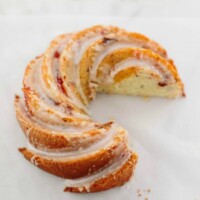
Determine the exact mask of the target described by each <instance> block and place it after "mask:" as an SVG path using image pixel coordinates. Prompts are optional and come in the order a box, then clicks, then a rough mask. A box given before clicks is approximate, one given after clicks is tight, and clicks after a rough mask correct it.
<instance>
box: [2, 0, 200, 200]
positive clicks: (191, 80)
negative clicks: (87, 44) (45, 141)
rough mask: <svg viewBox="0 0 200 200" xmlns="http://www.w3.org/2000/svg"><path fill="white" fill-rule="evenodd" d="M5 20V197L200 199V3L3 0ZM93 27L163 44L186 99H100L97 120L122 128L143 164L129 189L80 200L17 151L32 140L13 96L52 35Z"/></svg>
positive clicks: (23, 199)
mask: <svg viewBox="0 0 200 200" xmlns="http://www.w3.org/2000/svg"><path fill="white" fill-rule="evenodd" d="M0 14H1V15H4V16H1V17H0V25H1V29H0V45H1V46H0V58H1V64H0V75H1V79H0V101H1V112H0V158H1V159H0V177H1V178H0V199H6V200H16V199H17V200H26V199H29V200H35V199H38V200H40V199H41V200H43V199H48V200H57V199H59V200H62V199H63V200H64V199H67V200H80V199H81V200H82V199H85V200H86V199H91V200H92V199H99V200H101V199H102V200H103V199H115V200H121V199H126V200H133V199H135V200H144V199H145V198H148V199H149V200H160V199H162V200H179V199H180V200H200V170H199V169H200V123H199V118H200V103H199V102H200V89H199V85H200V78H199V74H200V67H199V63H200V45H199V44H200V20H199V19H194V18H192V17H199V15H200V12H199V1H188V0H187V1H185V0H184V1H155V0H154V1H148V3H145V1H141V0H138V1H130V0H125V1H114V0H107V1H106V5H105V3H104V4H103V3H102V1H101V3H100V1H88V0H86V1H78V0H74V1H72V0H70V1H62V0H60V1H53V0H49V1H48V2H47V1H39V0H36V1H22V0H18V1H2V0H0ZM55 14H57V15H55ZM5 15H6V16H5ZM11 15H12V16H11ZM47 15H48V16H47ZM58 15H59V16H58ZM98 15H102V16H104V17H97V16H98ZM110 15H113V16H115V17H114V18H113V17H109V16H110ZM91 16H93V17H91ZM137 17H138V18H140V17H148V18H144V19H136V18H137ZM155 17H156V18H155ZM174 17H182V18H181V19H177V18H176V19H175V18H174ZM183 17H184V18H183ZM186 17H187V18H186ZM149 18H151V19H149ZM188 18H190V19H188ZM95 24H112V25H118V26H120V27H123V28H126V29H128V30H130V31H137V32H141V33H144V34H146V35H148V36H149V37H151V38H152V39H155V40H156V41H158V42H159V43H161V44H162V45H163V46H164V47H166V49H167V50H168V52H169V55H170V57H172V58H173V59H174V60H175V63H176V65H177V66H178V70H179V73H180V76H181V78H182V79H183V82H184V83H185V86H186V94H187V97H186V98H184V99H177V100H166V99H155V98H152V99H151V100H149V101H146V100H143V99H142V98H137V97H127V96H126V97H125V96H116V95H112V96H108V95H98V96H97V99H96V101H95V102H93V103H92V104H91V106H90V107H91V110H92V114H93V117H94V118H95V119H98V120H101V121H106V120H108V119H115V120H116V121H117V122H119V123H120V124H122V125H123V126H124V127H125V128H126V129H127V130H128V131H129V134H130V144H131V146H132V148H133V149H134V150H135V151H136V152H137V153H138V154H139V163H138V165H137V169H136V174H135V176H134V178H133V179H132V180H131V181H130V182H129V183H128V184H127V185H126V186H123V187H121V188H117V189H114V190H110V191H107V192H103V193H98V194H86V195H77V194H70V193H64V192H62V189H63V187H64V185H63V179H61V178H58V177H55V176H52V175H49V174H47V173H45V172H43V171H41V170H39V169H37V168H36V167H35V166H32V165H31V164H30V163H28V162H27V161H26V160H25V159H24V158H23V157H22V156H21V155H20V154H19V153H18V151H17V148H18V147H21V146H23V145H25V141H26V140H25V138H24V136H23V134H22V131H21V130H20V128H19V126H18V124H17V122H16V119H15V112H14V108H13V98H14V94H15V93H21V91H20V88H21V80H22V77H23V72H24V69H25V66H26V64H27V63H28V62H29V60H30V59H32V58H33V57H35V56H36V55H38V54H40V53H42V52H43V51H44V50H45V48H46V47H47V45H48V43H49V42H50V40H51V39H52V38H53V37H54V36H56V35H57V34H60V33H63V32H68V31H70V32H71V31H77V30H80V29H82V28H85V27H88V26H91V25H95ZM148 189H150V190H151V192H150V193H147V192H146V190H148ZM138 190H141V192H140V193H141V195H142V196H140V197H139V196H138Z"/></svg>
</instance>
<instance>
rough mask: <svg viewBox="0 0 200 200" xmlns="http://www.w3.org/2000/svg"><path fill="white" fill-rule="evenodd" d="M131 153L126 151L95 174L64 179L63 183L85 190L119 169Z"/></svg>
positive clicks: (66, 185)
mask: <svg viewBox="0 0 200 200" xmlns="http://www.w3.org/2000/svg"><path fill="white" fill-rule="evenodd" d="M130 156H131V153H130V152H126V154H125V155H124V157H122V158H119V159H118V160H116V161H115V162H113V163H112V164H111V165H109V166H107V167H105V168H104V169H102V170H100V171H98V172H96V173H95V174H92V175H89V176H86V177H82V178H78V179H66V180H65V182H64V184H65V187H78V188H83V187H85V188H86V190H87V191H89V188H90V186H91V185H92V184H93V183H94V182H95V181H98V180H99V179H102V178H106V177H107V176H109V175H110V174H113V173H115V172H116V171H117V170H119V169H120V168H121V167H122V166H123V165H124V164H125V163H126V162H127V161H128V159H129V158H130Z"/></svg>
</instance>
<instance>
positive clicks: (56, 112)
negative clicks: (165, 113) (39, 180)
mask: <svg viewBox="0 0 200 200" xmlns="http://www.w3.org/2000/svg"><path fill="white" fill-rule="evenodd" d="M22 90H23V93H24V97H19V96H18V95H16V97H15V110H16V116H17V119H18V122H19V124H20V126H21V128H22V130H23V132H24V133H25V136H26V137H27V140H28V145H27V146H26V147H25V148H20V149H19V151H20V152H21V153H22V154H23V155H24V157H25V158H26V159H27V160H29V161H30V162H31V163H33V164H34V165H36V166H37V167H39V168H41V169H43V170H45V171H47V172H49V173H51V174H54V175H56V176H60V177H63V178H65V179H66V181H65V191H70V192H78V193H81V192H98V191H103V190H107V189H110V188H113V187H116V186H120V185H123V184H124V183H125V182H127V181H128V180H129V179H130V177H131V176H132V174H133V171H134V169H135V166H136V163H137V154H136V153H134V152H133V151H132V150H130V149H129V146H128V137H127V131H126V130H125V129H124V128H122V127H121V126H120V125H119V124H117V123H116V122H114V121H109V122H106V123H100V122H96V121H94V120H92V119H91V118H90V116H89V112H88V110H87V105H88V103H89V102H90V101H91V100H93V99H94V98H95V94H96V92H106V93H118V94H128V95H140V96H145V97H146V96H159V97H167V98H175V97H180V96H184V88H183V84H182V82H181V80H180V78H179V75H178V72H177V70H176V67H175V65H174V63H173V61H172V60H171V59H169V58H168V57H167V53H166V50H165V49H164V48H162V47H161V46H160V45H159V44H158V43H156V42H154V41H152V40H150V39H149V38H147V37H145V36H144V35H141V34H139V33H131V32H127V31H125V30H123V29H120V28H117V27H113V26H94V27H92V28H88V29H85V30H83V31H80V32H76V33H70V34H63V35H59V36H58V37H56V38H55V39H54V40H53V41H52V42H51V43H50V45H49V47H48V48H47V50H46V52H45V53H44V54H42V55H40V56H38V57H36V58H35V59H33V60H32V61H31V62H30V63H29V64H28V66H27V68H26V70H25V74H24V80H23V89H22Z"/></svg>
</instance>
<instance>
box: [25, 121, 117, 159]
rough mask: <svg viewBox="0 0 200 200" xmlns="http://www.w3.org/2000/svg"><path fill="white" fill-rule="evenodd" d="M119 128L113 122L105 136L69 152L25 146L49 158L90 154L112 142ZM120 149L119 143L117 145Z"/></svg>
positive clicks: (68, 157)
mask: <svg viewBox="0 0 200 200" xmlns="http://www.w3.org/2000/svg"><path fill="white" fill-rule="evenodd" d="M119 130H120V128H117V124H115V123H114V124H113V125H112V127H111V129H110V130H109V131H108V132H107V133H106V134H105V137H103V138H102V139H101V140H99V141H97V142H96V143H94V144H92V145H91V146H89V147H87V148H85V149H79V150H77V151H71V152H59V151H58V150H57V151H56V152H50V151H48V149H46V150H39V149H36V148H35V147H34V146H33V145H31V144H30V143H28V144H27V148H28V149H29V150H30V151H32V152H34V153H35V154H37V155H40V156H43V157H49V158H55V159H57V158H61V159H63V158H65V159H66V158H67V159H74V158H77V157H83V156H87V155H88V154H91V153H92V152H95V151H98V150H99V149H102V148H106V147H108V146H109V145H110V144H112V142H113V136H114V135H115V134H116V133H118V131H119ZM118 148H119V149H120V148H121V147H120V144H119V146H118Z"/></svg>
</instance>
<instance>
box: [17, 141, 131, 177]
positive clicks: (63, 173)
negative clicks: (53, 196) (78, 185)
mask: <svg viewBox="0 0 200 200" xmlns="http://www.w3.org/2000/svg"><path fill="white" fill-rule="evenodd" d="M126 148H127V147H126V145H124V146H123V148H121V147H120V151H119V144H118V143H116V142H115V143H114V144H112V145H110V146H109V147H108V148H106V149H101V150H99V151H98V152H96V153H93V154H89V155H87V156H84V157H80V158H74V159H70V160H69V159H64V158H63V159H53V158H51V157H50V158H46V157H42V156H39V155H37V154H35V153H33V152H31V151H30V150H28V149H27V148H20V149H19V151H20V152H21V153H22V154H23V155H24V157H25V158H26V159H27V160H29V161H30V162H32V163H33V164H35V165H36V166H37V167H39V168H41V169H43V170H44V171H47V172H49V173H51V174H54V175H56V176H60V177H63V178H69V179H74V178H79V177H83V176H87V175H88V174H90V173H93V172H95V171H97V170H99V169H101V168H103V167H105V166H106V165H108V164H109V163H110V162H112V161H114V160H115V159H117V158H118V156H119V153H120V152H124V151H126ZM116 151H119V152H118V153H117V154H116Z"/></svg>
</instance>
